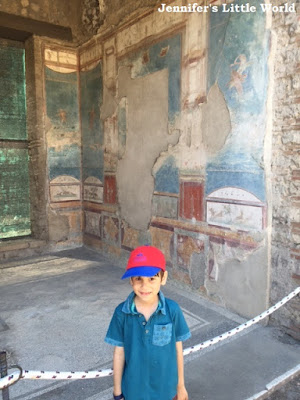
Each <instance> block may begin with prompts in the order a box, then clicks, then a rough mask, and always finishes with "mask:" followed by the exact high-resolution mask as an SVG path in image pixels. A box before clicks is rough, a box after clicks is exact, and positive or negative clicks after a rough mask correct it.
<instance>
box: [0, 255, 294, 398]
mask: <svg viewBox="0 0 300 400" xmlns="http://www.w3.org/2000/svg"><path fill="white" fill-rule="evenodd" d="M1 267H2V268H0V349H3V350H6V351H7V352H8V355H9V363H10V364H15V363H16V364H19V365H21V366H22V367H23V368H24V369H29V370H46V371H53V370H55V371H56V370H58V371H72V370H75V371H85V370H95V369H100V368H101V369H106V368H110V367H111V366H112V350H113V349H112V347H111V346H109V345H107V344H106V343H104V336H105V333H106V330H107V327H108V324H109V321H110V318H111V315H112V313H113V310H114V308H115V307H116V306H117V305H118V304H119V303H120V302H121V301H123V300H124V299H125V298H126V296H127V295H128V294H129V292H130V290H131V288H130V286H129V284H128V282H124V281H121V280H120V276H121V274H122V271H123V270H122V269H121V268H120V266H118V265H117V264H116V263H114V262H112V261H111V260H109V259H108V258H106V257H104V256H103V255H100V254H99V253H96V252H94V251H91V250H89V249H87V248H80V249H75V250H69V251H64V252H60V253H53V254H48V255H45V256H39V257H33V258H28V259H24V260H21V261H15V262H9V263H2V264H1ZM163 291H164V294H165V295H166V296H167V297H170V298H173V299H174V300H176V301H177V302H178V303H179V304H180V306H181V308H182V309H183V312H184V315H185V317H186V320H187V323H188V325H189V327H190V330H191V333H192V338H191V339H189V340H188V341H187V342H185V343H184V347H185V348H186V347H189V346H192V345H195V344H198V343H201V342H203V341H204V340H207V339H210V338H213V337H215V336H218V335H220V334H222V333H224V332H226V331H228V330H231V329H233V328H234V327H236V326H238V325H240V324H241V323H243V322H244V319H242V318H240V317H239V316H237V315H235V314H233V313H230V312H229V311H227V310H225V309H223V308H221V307H218V306H217V305H215V304H213V303H211V302H209V301H207V300H205V299H203V298H202V297H201V296H199V295H198V294H197V293H195V292H193V291H191V290H190V289H188V288H182V287H179V286H178V285H177V284H175V282H172V281H170V282H168V283H167V285H166V287H164V290H163ZM299 360H300V346H299V343H298V342H296V341H287V340H282V334H280V332H278V330H277V329H273V328H269V327H263V326H260V325H256V326H254V327H252V328H250V329H249V330H248V331H247V330H246V331H244V332H243V333H242V334H239V335H236V336H234V337H233V338H230V339H227V340H226V341H224V342H222V343H220V344H217V345H214V346H212V347H210V348H208V349H206V350H203V351H201V352H198V353H194V354H192V355H189V356H187V357H185V375H186V385H187V388H188V391H189V399H190V400H200V399H206V400H246V399H247V400H251V399H253V400H254V399H258V398H266V397H262V396H265V395H266V390H265V389H266V385H268V383H270V382H272V381H273V380H274V379H277V378H278V377H281V376H285V377H286V376H287V375H288V374H289V371H292V370H293V371H295V370H297V371H298V370H299V371H300V364H299ZM279 381H280V379H279ZM296 388H297V386H296ZM293 390H294V389H290V390H288V395H287V394H286V393H285V394H284V395H286V396H292V391H293ZM111 393H112V377H107V378H101V379H93V380H84V381H28V380H22V381H20V382H19V383H17V384H16V385H14V386H12V387H11V388H10V399H12V400H50V399H54V400H58V399H59V400H110V399H111ZM258 393H260V395H259V396H260V397H255V396H257V394H258ZM274 395H275V394H274ZM279 398H280V397H277V398H274V399H272V400H275V399H276V400H278V399H279ZM283 398H286V399H288V400H294V398H293V397H283ZM137 400H141V399H137ZM155 400H158V399H155ZM159 400H164V399H159Z"/></svg>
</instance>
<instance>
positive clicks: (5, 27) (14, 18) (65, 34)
mask: <svg viewBox="0 0 300 400" xmlns="http://www.w3.org/2000/svg"><path fill="white" fill-rule="evenodd" d="M31 35H37V36H46V37H49V38H52V39H60V40H67V41H72V30H71V28H69V27H66V26H61V25H55V24H50V23H49V22H43V21H37V20H36V19H31V18H25V17H20V16H18V15H13V14H8V13H5V12H1V11H0V37H1V38H3V39H10V40H18V41H25V40H26V39H27V38H28V37H30V36H31Z"/></svg>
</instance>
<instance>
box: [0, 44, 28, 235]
mask: <svg viewBox="0 0 300 400" xmlns="http://www.w3.org/2000/svg"><path fill="white" fill-rule="evenodd" d="M25 82H26V81H25V51H24V49H22V48H15V47H7V46H0V87H1V90H0V239H6V238H13V237H19V236H27V235H30V234H31V223H30V196H29V171H28V164H29V159H28V149H27V145H26V141H27V129H26V87H25ZM15 141H18V142H15ZM20 142H24V145H23V144H22V143H20Z"/></svg>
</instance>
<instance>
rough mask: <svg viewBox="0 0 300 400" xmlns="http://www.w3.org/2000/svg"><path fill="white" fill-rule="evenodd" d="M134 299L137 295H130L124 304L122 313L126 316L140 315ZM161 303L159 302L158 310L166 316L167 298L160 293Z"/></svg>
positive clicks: (132, 293)
mask: <svg viewBox="0 0 300 400" xmlns="http://www.w3.org/2000/svg"><path fill="white" fill-rule="evenodd" d="M134 297H135V293H134V292H131V293H130V295H129V296H128V297H127V299H126V300H125V302H124V305H123V308H122V311H123V312H124V313H125V314H133V315H134V314H138V312H137V310H136V307H135V304H134ZM158 297H159V301H158V307H157V309H156V313H157V312H159V311H160V312H161V313H162V314H164V315H166V299H165V296H164V295H163V293H162V292H159V293H158Z"/></svg>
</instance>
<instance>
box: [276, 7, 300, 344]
mask: <svg viewBox="0 0 300 400" xmlns="http://www.w3.org/2000/svg"><path fill="white" fill-rule="evenodd" d="M296 8H297V13H277V14H274V15H273V30H274V32H275V34H276V36H277V47H276V54H275V63H274V64H275V70H274V74H275V75H274V79H275V82H274V100H273V101H274V102H273V150H272V153H273V154H272V174H273V230H272V271H271V298H270V301H271V303H272V304H273V303H275V302H277V301H278V300H279V299H280V298H282V297H284V296H285V295H287V294H288V293H289V292H290V291H292V290H293V289H294V288H295V287H297V286H299V285H300V280H299V279H300V218H299V216H300V208H299V207H300V190H299V189H300V154H299V153H300V112H299V110H300V62H299V61H300V4H299V2H298V4H296ZM299 311H300V304H299V298H295V299H294V300H292V301H290V302H289V303H288V304H287V305H286V306H285V307H282V308H281V309H280V310H279V311H277V312H276V313H274V314H273V316H272V318H271V322H272V323H273V324H276V325H281V326H282V327H283V328H284V329H285V330H286V331H287V333H289V334H291V335H292V336H294V337H296V338H298V339H300V312H299Z"/></svg>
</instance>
